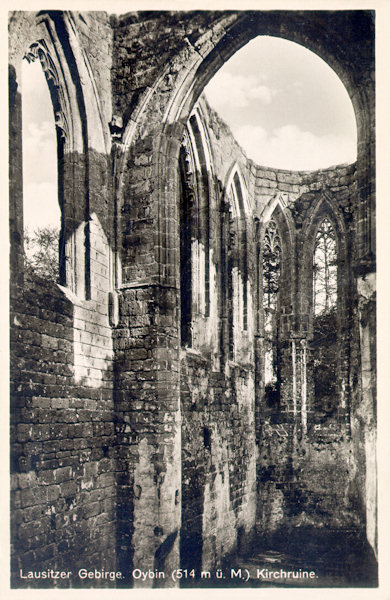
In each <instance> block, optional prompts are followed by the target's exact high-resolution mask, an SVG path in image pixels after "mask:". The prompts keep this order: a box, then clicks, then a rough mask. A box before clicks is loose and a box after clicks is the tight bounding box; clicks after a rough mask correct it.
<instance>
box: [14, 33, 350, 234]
mask: <svg viewBox="0 0 390 600" xmlns="http://www.w3.org/2000/svg"><path fill="white" fill-rule="evenodd" d="M22 92H23V95H22V102H23V189H24V216H25V226H27V227H29V228H30V229H35V228H36V227H37V226H40V227H42V226H47V225H55V226H57V227H59V226H60V209H59V206H58V200H57V197H58V192H57V149H56V134H55V125H54V117H53V109H52V106H51V99H50V95H49V90H48V87H47V83H46V81H45V77H44V75H43V72H42V68H41V66H40V64H39V62H37V61H36V62H34V63H32V64H27V62H26V61H24V66H23V73H22ZM205 94H206V97H207V99H208V101H209V103H210V105H211V106H212V107H213V108H214V109H215V110H216V111H217V112H218V113H219V114H220V116H221V117H222V118H223V119H224V121H226V123H227V124H228V125H229V127H230V128H231V130H232V132H233V135H234V136H235V138H236V139H237V141H238V142H239V144H240V145H241V146H242V147H243V149H244V151H245V152H246V154H247V156H248V157H249V158H251V159H253V160H254V161H255V162H256V163H257V164H259V165H264V166H269V167H275V168H282V169H291V170H313V169H319V168H326V167H329V166H332V165H336V164H342V163H351V162H354V161H355V160H356V145H357V143H356V123H355V116H354V112H353V108H352V104H351V101H350V99H349V96H348V94H347V91H346V90H345V88H344V86H343V85H342V83H341V81H340V80H339V78H338V77H337V75H336V74H335V73H334V71H333V70H332V69H331V68H330V67H329V66H328V65H327V64H326V63H325V62H324V61H323V60H322V59H320V58H319V57H318V56H316V55H315V54H314V53H312V52H310V51H309V50H307V49H306V48H303V47H302V46H300V45H298V44H295V43H293V42H288V41H286V40H283V39H280V38H272V37H267V36H259V37H257V38H255V39H254V40H252V41H251V42H249V43H248V44H247V45H246V46H244V47H243V48H241V49H240V50H239V51H238V52H237V53H236V54H235V55H234V56H233V57H232V58H231V59H230V60H229V61H228V62H227V63H226V64H225V65H224V66H223V67H222V68H221V69H220V70H219V71H218V72H217V73H216V75H215V76H214V77H213V79H212V80H211V81H210V82H209V84H208V85H207V86H206V88H205Z"/></svg>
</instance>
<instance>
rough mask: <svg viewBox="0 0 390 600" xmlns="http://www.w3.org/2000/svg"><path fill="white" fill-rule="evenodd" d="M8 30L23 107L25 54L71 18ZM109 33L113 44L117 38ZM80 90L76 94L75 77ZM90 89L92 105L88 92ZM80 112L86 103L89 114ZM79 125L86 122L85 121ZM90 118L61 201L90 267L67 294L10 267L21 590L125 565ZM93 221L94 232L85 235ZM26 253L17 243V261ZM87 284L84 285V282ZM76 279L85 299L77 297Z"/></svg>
mask: <svg viewBox="0 0 390 600" xmlns="http://www.w3.org/2000/svg"><path fill="white" fill-rule="evenodd" d="M92 22H93V23H98V22H99V16H98V17H97V18H96V19H95V18H94V16H93V15H91V16H90V25H91V32H90V36H89V44H90V46H92V45H96V44H97V40H98V39H100V38H99V36H100V35H101V32H100V33H99V31H95V28H94V27H92ZM10 23H11V37H10V40H11V44H10V48H11V52H10V62H11V65H12V66H13V68H14V72H15V86H17V94H18V92H19V93H20V90H21V92H22V93H21V100H22V101H23V91H22V87H23V86H22V82H21V77H20V65H21V60H22V58H23V55H24V53H25V52H27V50H28V49H29V47H30V45H31V44H32V43H34V42H37V41H41V40H44V41H45V43H46V42H47V44H48V48H49V51H50V48H51V46H50V37H49V31H50V28H52V31H57V33H58V30H61V27H63V22H62V21H61V19H60V18H59V15H58V14H54V15H52V16H48V15H46V16H45V15H43V16H41V17H39V16H37V15H36V14H35V13H18V14H15V15H13V16H12V17H11V21H10ZM61 35H62V38H61V39H62V41H63V51H64V54H65V62H66V64H67V65H68V67H69V68H71V69H72V68H73V67H74V64H75V62H76V63H77V61H78V60H79V59H80V56H79V55H77V45H76V46H75V52H76V56H75V55H74V54H72V53H71V51H70V50H69V47H68V46H67V44H66V35H65V34H64V33H63V32H62V33H61ZM94 36H95V37H94ZM105 38H106V39H107V43H108V48H109V40H110V37H109V36H108V38H107V31H106V32H105ZM72 43H73V42H72ZM89 49H90V48H87V51H89ZM78 51H79V52H81V48H80V47H78ZM100 58H101V57H100ZM109 64H110V57H109V55H108V54H107V57H106V62H105V63H104V61H103V60H101V61H100V65H99V69H100V76H101V77H102V78H103V79H104V76H105V77H106V79H107V74H108V75H109V70H107V71H106V74H105V75H104V68H103V67H104V65H105V66H106V67H107V69H109ZM108 81H109V78H108ZM74 83H75V85H76V88H77V85H78V84H77V81H76V82H74ZM84 83H85V88H87V87H88V86H87V82H84ZM100 83H101V82H99V85H100ZM69 87H71V86H69ZM107 92H109V88H108V86H106V87H105V88H104V86H103V85H100V89H99V93H100V99H101V100H103V101H105V102H106V103H108V105H110V101H111V99H110V95H108V96H107ZM84 93H85V97H84V100H86V97H87V95H88V92H87V90H86V89H84ZM17 94H16V96H15V101H18V95H17ZM105 94H106V95H105ZM24 101H28V99H27V98H24ZM82 106H83V102H82V101H81V100H80V99H79V108H80V112H81V113H82V109H81V107H82ZM87 112H88V111H87ZM10 117H11V125H12V130H11V136H10V142H11V162H12V163H13V164H14V165H15V167H14V169H15V171H16V170H18V173H19V175H18V176H15V178H11V180H10V184H11V198H12V199H13V200H14V202H13V204H12V206H13V210H14V211H15V214H17V215H18V219H19V221H18V224H17V227H16V229H17V235H18V238H17V240H21V241H23V218H22V217H23V204H22V196H21V194H20V195H18V192H17V190H18V187H19V184H20V182H21V153H19V152H14V151H13V148H19V149H20V148H21V139H20V135H21V122H20V120H19V117H18V112H17V111H16V110H14V106H13V105H12V104H11V109H10ZM74 118H75V122H76V121H77V114H76V115H74ZM82 120H83V124H81V125H80V124H79V128H80V130H81V131H82V132H83V139H84V149H85V150H86V149H87V148H88V146H89V145H91V146H92V147H94V151H92V149H91V152H90V153H89V155H88V160H86V158H85V154H86V153H84V154H83V153H82V152H79V151H72V144H73V147H77V144H78V142H77V138H76V137H73V138H72V140H68V147H67V150H65V154H64V157H63V163H62V165H61V166H62V169H63V170H62V177H63V179H62V180H61V185H60V190H61V193H60V198H62V202H63V206H62V209H63V219H64V223H65V226H64V227H65V229H64V231H63V236H64V238H65V239H69V238H70V237H71V236H72V235H75V236H76V237H75V239H76V241H77V239H81V247H82V249H83V252H82V251H81V248H80V247H79V249H78V250H77V252H76V254H75V255H74V256H73V259H76V260H79V261H80V258H81V256H82V255H83V260H82V261H81V262H82V264H83V269H77V270H76V271H74V272H73V273H72V278H71V279H70V280H69V282H68V284H69V285H68V287H60V286H58V285H56V284H55V283H52V282H49V281H44V280H42V279H40V278H38V277H37V276H35V275H34V274H32V273H30V274H28V273H26V272H24V270H23V262H22V261H23V255H22V254H21V260H20V262H19V264H17V265H15V268H12V269H11V305H12V309H11V473H12V477H11V490H12V491H11V506H12V507H13V510H12V529H11V534H12V542H13V546H12V568H13V570H12V583H13V585H14V586H16V587H20V586H26V585H27V586H29V587H30V586H38V587H40V586H41V585H42V584H43V585H45V584H46V585H48V586H52V585H57V584H58V585H60V586H69V585H71V586H77V585H78V584H79V585H82V580H81V579H79V578H78V576H77V572H78V569H80V568H86V569H88V568H93V569H95V568H98V569H99V568H105V569H107V570H115V566H116V522H117V518H116V511H117V505H116V485H115V483H116V481H115V479H116V473H117V470H118V465H117V463H116V461H115V459H114V457H115V455H116V450H115V447H116V431H115V418H114V398H113V344H112V332H111V327H110V325H109V320H108V292H109V291H110V289H111V285H112V283H111V277H112V273H111V264H110V263H111V254H110V248H109V244H110V242H111V243H112V236H113V219H112V210H111V206H110V205H111V199H110V194H109V193H108V190H109V189H110V181H109V177H110V169H109V163H108V157H107V155H106V154H105V153H104V151H102V148H101V145H102V144H103V147H104V135H103V134H102V136H101V137H102V139H103V142H102V144H101V145H100V147H99V145H98V144H97V143H95V142H96V140H95V141H94V139H92V138H91V136H90V137H89V138H88V133H87V129H88V127H89V128H91V129H93V128H95V130H96V132H98V131H99V128H100V129H101V123H99V122H96V121H95V122H94V121H93V120H88V119H87V115H86V114H85V113H84V114H82ZM107 129H108V128H107ZM68 135H70V133H69V132H68ZM92 137H93V136H92ZM106 137H107V136H106ZM15 200H16V202H15ZM88 214H89V216H90V219H88V218H87V222H88V236H85V237H83V236H82V237H81V238H80V233H79V232H81V233H83V231H84V228H86V225H85V219H86V216H87V215H88ZM83 222H84V223H83ZM84 240H86V241H87V243H88V260H87V259H86V258H85V255H84V252H85V248H86V246H85V245H84ZM12 241H13V242H14V241H15V240H12ZM17 251H18V247H16V248H15V244H14V243H13V245H12V249H11V256H12V257H13V260H14V259H15V255H16V256H17V255H18V254H17ZM68 260H69V259H68ZM12 266H14V265H12ZM78 277H79V278H80V277H81V278H82V279H83V285H76V280H77V278H78ZM87 279H88V283H89V290H88V293H87V290H86V280H87ZM79 283H80V282H79ZM70 284H72V287H73V289H74V290H75V291H77V290H83V293H82V294H79V295H76V294H75V293H73V292H72V291H71V290H70ZM85 296H87V298H88V299H85ZM100 565H101V566H100ZM30 569H34V570H38V571H44V570H45V569H64V570H66V571H72V572H73V574H72V576H71V577H70V578H68V577H67V578H65V579H63V580H60V581H52V580H50V579H46V580H45V581H44V582H43V580H42V579H40V580H38V579H37V580H33V581H32V580H31V579H26V578H25V577H23V576H22V575H24V576H26V575H27V572H28V571H29V570H30ZM106 583H107V582H104V583H103V585H106ZM88 584H91V582H90V581H89V582H88V583H87V585H88ZM84 585H85V582H84ZM97 585H99V582H98V583H97Z"/></svg>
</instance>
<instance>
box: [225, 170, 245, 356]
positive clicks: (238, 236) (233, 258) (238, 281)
mask: <svg viewBox="0 0 390 600" xmlns="http://www.w3.org/2000/svg"><path fill="white" fill-rule="evenodd" d="M228 189H229V205H230V238H229V246H230V248H229V254H230V261H229V265H230V266H229V279H230V284H229V285H230V286H231V290H232V298H231V318H230V321H231V326H232V333H231V336H230V337H231V340H232V343H231V347H232V351H233V353H234V350H233V348H234V346H235V342H234V339H235V338H236V337H237V336H238V335H239V332H241V331H247V329H248V240H247V223H246V210H245V203H244V193H243V189H242V185H241V181H240V177H239V175H238V172H237V171H236V172H235V173H234V176H233V178H232V182H231V184H230V186H229V188H228Z"/></svg>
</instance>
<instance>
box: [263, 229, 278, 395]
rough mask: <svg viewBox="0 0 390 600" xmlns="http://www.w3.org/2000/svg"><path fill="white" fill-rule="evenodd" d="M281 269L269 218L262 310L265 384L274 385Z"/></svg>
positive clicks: (276, 378) (266, 235) (265, 249)
mask: <svg viewBox="0 0 390 600" xmlns="http://www.w3.org/2000/svg"><path fill="white" fill-rule="evenodd" d="M280 271H281V241H280V236H279V232H278V228H277V225H276V222H275V221H274V220H273V219H271V220H270V221H269V223H268V225H267V228H266V230H265V234H264V246H263V310H264V339H265V384H266V385H268V386H273V387H275V386H276V385H277V381H278V375H277V373H278V366H277V330H278V324H277V308H278V295H279V285H280Z"/></svg>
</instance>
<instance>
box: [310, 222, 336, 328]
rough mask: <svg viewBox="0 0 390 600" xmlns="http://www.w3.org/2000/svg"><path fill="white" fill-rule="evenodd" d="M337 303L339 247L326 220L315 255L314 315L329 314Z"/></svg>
mask: <svg viewBox="0 0 390 600" xmlns="http://www.w3.org/2000/svg"><path fill="white" fill-rule="evenodd" d="M336 301H337V245H336V237H335V231H334V229H333V226H332V224H331V222H330V221H329V219H327V218H325V219H324V220H323V221H322V223H321V225H320V226H319V228H318V231H317V235H316V239H315V244H314V255H313V307H314V315H316V316H317V315H320V314H324V313H328V312H329V311H330V310H332V309H333V308H334V307H335V306H336Z"/></svg>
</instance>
